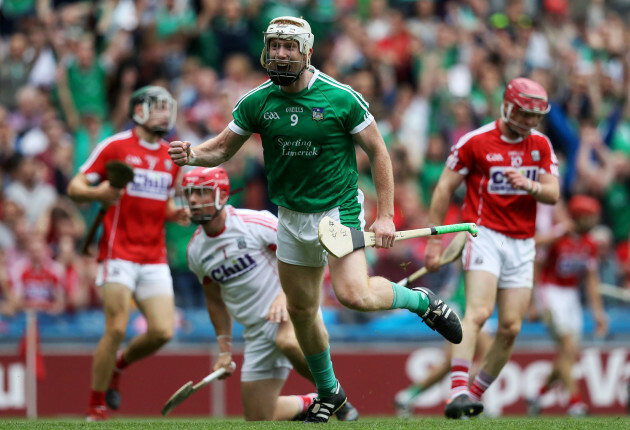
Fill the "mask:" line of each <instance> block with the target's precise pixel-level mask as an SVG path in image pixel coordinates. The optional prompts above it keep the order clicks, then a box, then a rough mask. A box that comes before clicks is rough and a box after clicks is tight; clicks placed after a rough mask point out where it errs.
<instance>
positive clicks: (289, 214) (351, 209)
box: [169, 16, 462, 422]
mask: <svg viewBox="0 0 630 430" xmlns="http://www.w3.org/2000/svg"><path fill="white" fill-rule="evenodd" d="M263 41H264V47H263V50H262V55H261V64H262V66H263V67H264V68H265V69H266V70H267V74H268V75H269V78H270V80H268V81H266V82H265V83H263V84H261V85H259V86H258V87H256V88H254V89H252V90H251V91H250V92H248V93H247V94H245V95H244V96H243V97H242V98H241V99H240V100H239V101H238V102H237V104H236V106H235V107H234V111H233V115H234V121H232V122H231V123H230V124H229V125H228V126H227V127H226V128H225V130H223V131H222V132H221V133H220V134H219V135H218V136H216V137H214V138H212V139H210V140H208V141H206V142H204V143H202V144H201V145H198V146H195V147H191V144H190V142H181V141H174V142H171V144H170V148H169V154H170V156H171V158H172V159H173V161H174V162H175V164H177V165H180V166H182V165H185V164H190V165H196V166H217V165H219V164H220V163H222V162H224V161H226V160H228V159H229V158H230V157H232V155H234V153H235V152H236V151H238V149H239V148H240V147H241V146H242V145H243V144H244V143H245V141H246V140H247V139H249V137H250V135H251V134H252V133H258V134H260V136H261V139H262V144H263V151H264V159H265V169H266V172H267V177H268V180H269V195H270V197H271V200H272V201H273V202H274V203H275V204H277V205H278V248H277V251H276V254H277V257H278V272H279V275H280V282H281V283H282V288H283V290H284V291H285V294H286V296H287V309H288V310H289V313H290V316H291V320H292V321H293V324H294V326H295V331H296V335H297V338H298V341H299V343H300V346H301V347H302V350H303V351H304V354H305V357H306V361H307V363H308V365H309V368H310V369H311V373H312V374H313V377H314V378H315V381H316V384H317V392H318V398H317V399H316V400H315V402H314V403H313V406H312V407H311V408H310V409H309V413H308V415H307V417H306V421H307V422H328V419H329V418H330V416H331V415H332V414H334V413H335V412H336V411H337V410H339V409H341V408H342V406H343V405H344V404H345V403H346V395H345V392H344V391H343V389H342V388H341V385H340V384H339V382H338V381H337V378H336V377H335V373H334V371H333V366H332V361H331V359H330V346H329V342H328V332H327V331H326V327H325V326H324V323H323V320H322V318H321V315H320V314H319V313H318V306H319V303H320V290H321V285H322V280H323V277H324V270H325V266H326V264H328V266H329V269H330V275H331V278H332V281H333V288H334V290H335V294H336V296H337V298H338V299H339V301H340V302H341V303H342V304H343V305H345V306H347V307H348V308H350V309H354V310H358V311H364V312H369V311H378V310H387V309H400V308H402V309H408V310H410V311H412V312H414V313H417V314H418V315H419V316H421V317H422V318H423V320H424V321H425V322H427V324H428V325H429V326H430V327H431V328H433V329H434V330H437V331H438V332H439V333H440V334H442V335H443V336H444V337H445V338H447V339H448V340H450V341H451V342H454V343H459V342H460V341H461V338H462V332H461V323H460V321H459V318H458V317H457V315H456V314H455V312H452V311H451V310H450V309H449V308H447V307H446V305H445V304H444V303H443V302H442V301H441V300H439V299H438V298H437V297H436V296H435V294H433V293H432V292H431V291H429V290H427V289H417V290H411V289H407V288H405V287H403V286H400V285H397V284H394V283H392V282H390V281H388V280H387V279H384V278H381V277H369V275H368V265H367V261H366V258H365V251H364V250H363V249H360V250H357V251H355V252H353V253H351V254H349V255H346V256H345V257H342V258H335V257H333V256H331V255H327V253H326V251H325V250H324V249H323V248H322V246H321V244H320V243H319V240H318V235H317V228H318V225H319V221H320V220H321V219H322V218H323V217H324V216H329V217H331V218H333V219H335V220H337V221H340V222H341V223H342V224H344V225H346V226H348V227H352V228H355V229H363V227H364V225H365V220H364V217H363V216H364V213H363V193H362V192H361V191H360V190H359V189H358V186H357V179H358V171H357V162H356V153H355V143H356V144H358V146H360V147H361V149H362V150H363V151H365V152H366V153H367V155H368V157H369V159H370V163H371V166H372V176H373V178H374V183H375V187H376V194H377V205H378V211H377V216H376V220H374V222H373V224H372V225H371V226H370V228H369V230H370V231H372V232H374V233H375V234H376V246H377V247H379V248H390V247H391V246H393V244H394V235H395V227H394V223H393V216H394V197H393V196H394V179H393V174H392V165H391V160H390V158H389V154H388V152H387V148H386V146H385V142H384V141H383V138H382V137H381V134H380V132H379V131H378V128H377V127H376V123H375V121H374V117H373V116H372V115H371V114H370V112H369V110H368V104H367V103H366V101H365V100H364V99H363V97H362V96H361V95H360V94H359V93H357V92H356V91H354V90H353V89H352V88H351V87H349V86H348V85H344V84H341V83H339V82H337V81H336V80H334V79H333V78H331V77H330V76H327V75H325V74H324V73H322V72H320V71H319V70H317V69H316V68H314V67H312V66H311V64H310V59H311V55H312V53H313V42H314V36H313V34H312V33H311V27H310V25H309V24H308V22H306V21H305V20H303V19H301V18H295V17H291V16H283V17H279V18H275V19H273V20H271V23H270V24H269V27H268V28H267V31H266V32H265V33H264V39H263Z"/></svg>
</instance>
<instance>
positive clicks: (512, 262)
mask: <svg viewBox="0 0 630 430" xmlns="http://www.w3.org/2000/svg"><path fill="white" fill-rule="evenodd" d="M535 255H536V248H535V245H534V239H533V238H529V239H514V238H512V237H508V236H505V235H504V234H501V233H498V232H496V231H494V230H491V229H489V228H486V227H483V226H479V234H478V235H477V237H474V238H471V237H469V238H468V241H467V242H466V246H465V247H464V252H463V254H462V263H463V265H464V270H481V271H484V272H490V273H492V274H493V275H495V276H496V277H497V279H498V280H499V282H498V287H499V288H522V287H527V288H532V287H533V284H534V257H535Z"/></svg>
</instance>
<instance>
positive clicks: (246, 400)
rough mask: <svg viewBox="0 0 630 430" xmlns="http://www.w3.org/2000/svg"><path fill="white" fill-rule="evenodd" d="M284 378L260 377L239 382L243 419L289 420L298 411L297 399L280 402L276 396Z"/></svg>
mask: <svg viewBox="0 0 630 430" xmlns="http://www.w3.org/2000/svg"><path fill="white" fill-rule="evenodd" d="M283 386H284V379H261V380H257V381H243V382H241V393H242V394H241V396H242V402H243V413H244V414H245V421H271V420H273V419H281V420H290V419H292V418H293V417H294V416H295V415H297V413H298V404H297V399H296V401H295V403H294V404H291V403H290V402H289V403H288V404H287V402H281V403H282V404H281V405H280V406H281V407H280V408H277V404H278V403H279V402H278V400H279V399H278V396H279V395H280V391H281V390H282V387H283Z"/></svg>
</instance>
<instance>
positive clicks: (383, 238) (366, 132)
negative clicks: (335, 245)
mask: <svg viewBox="0 0 630 430" xmlns="http://www.w3.org/2000/svg"><path fill="white" fill-rule="evenodd" d="M354 138H355V140H356V142H357V143H358V144H359V145H360V146H361V148H362V149H363V150H364V151H365V153H366V154H367V155H368V157H369V159H370V165H371V166H372V177H373V178H374V186H375V187H376V203H377V215H376V220H375V221H374V224H372V226H371V227H370V231H372V232H374V233H375V234H376V247H377V248H391V247H392V246H393V245H394V236H395V234H396V227H394V221H393V219H394V174H393V172H392V161H391V159H390V158H389V153H388V152H387V147H386V146H385V141H383V137H382V136H381V133H380V132H379V131H378V128H377V127H376V122H372V123H371V124H370V125H369V126H367V127H366V128H364V129H363V130H361V131H360V132H359V133H357V134H355V135H354Z"/></svg>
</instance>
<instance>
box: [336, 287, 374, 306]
mask: <svg viewBox="0 0 630 430" xmlns="http://www.w3.org/2000/svg"><path fill="white" fill-rule="evenodd" d="M335 294H336V295H337V300H339V303H341V304H342V305H344V306H345V307H347V308H350V309H352V310H355V311H363V310H369V309H368V308H369V306H368V302H367V299H368V298H367V297H365V296H364V295H361V294H358V293H357V292H355V291H353V290H351V289H348V288H339V289H337V290H336V291H335Z"/></svg>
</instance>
